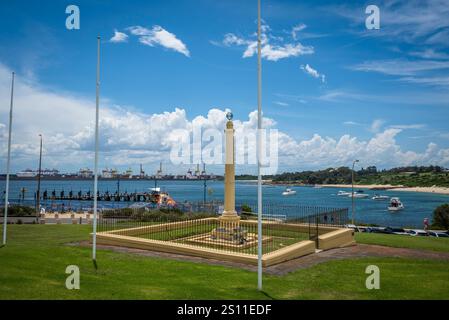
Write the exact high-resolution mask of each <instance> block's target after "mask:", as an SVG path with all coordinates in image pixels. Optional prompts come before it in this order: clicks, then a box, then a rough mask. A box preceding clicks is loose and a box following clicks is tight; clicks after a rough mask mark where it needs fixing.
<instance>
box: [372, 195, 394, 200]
mask: <svg viewBox="0 0 449 320" xmlns="http://www.w3.org/2000/svg"><path fill="white" fill-rule="evenodd" d="M372 199H373V200H388V199H390V197H389V196H382V195H379V194H376V195H374V197H373V198H372Z"/></svg>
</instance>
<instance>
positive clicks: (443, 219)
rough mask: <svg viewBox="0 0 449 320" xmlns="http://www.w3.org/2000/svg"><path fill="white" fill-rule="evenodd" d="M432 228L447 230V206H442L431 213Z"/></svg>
mask: <svg viewBox="0 0 449 320" xmlns="http://www.w3.org/2000/svg"><path fill="white" fill-rule="evenodd" d="M433 226H434V227H437V228H442V229H445V230H447V229H449V204H448V203H446V204H443V205H441V206H439V207H437V208H436V209H435V211H434V212H433Z"/></svg>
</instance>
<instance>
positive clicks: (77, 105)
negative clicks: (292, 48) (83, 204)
mask: <svg viewBox="0 0 449 320" xmlns="http://www.w3.org/2000/svg"><path fill="white" fill-rule="evenodd" d="M16 79H17V82H16V96H15V109H14V123H13V136H12V159H13V162H12V163H13V168H12V169H13V171H14V170H16V171H17V170H21V169H24V168H27V167H31V168H36V164H37V160H38V156H39V137H38V134H39V133H42V134H43V137H44V163H43V165H44V167H56V168H59V169H62V170H77V169H78V168H80V167H85V166H88V167H92V164H93V149H94V148H93V147H94V117H95V101H94V99H92V98H90V97H89V98H85V97H80V96H77V95H73V94H69V93H67V92H63V93H54V92H52V91H49V90H48V89H46V88H42V87H40V86H38V85H36V84H30V82H28V81H24V80H23V78H22V77H21V75H18V76H17V78H16ZM9 93H10V70H9V69H8V68H6V67H4V66H3V65H1V64H0V119H4V120H3V121H0V146H1V149H0V156H1V161H2V163H1V165H2V167H3V168H4V159H5V156H6V144H7V123H5V121H6V119H8V111H9V110H8V109H9V108H8V106H9ZM227 111H228V110H227V109H225V108H218V107H217V108H211V109H210V110H209V111H208V112H207V114H205V115H189V114H187V112H186V110H185V109H183V108H174V109H172V110H170V111H165V112H161V113H152V114H150V113H144V112H138V111H133V110H130V109H128V108H123V107H120V106H115V105H114V104H113V103H111V102H110V101H109V100H107V99H105V98H103V99H102V104H101V109H100V150H101V153H100V167H106V166H108V167H113V166H137V165H138V164H140V163H142V164H144V165H152V164H153V165H154V164H156V163H158V162H159V161H161V160H162V161H164V162H165V163H169V153H170V149H171V147H172V146H173V142H174V141H177V139H178V138H179V136H178V132H179V130H188V131H191V130H192V129H193V128H194V127H197V126H201V128H202V129H203V130H206V129H216V130H219V131H220V132H222V131H223V128H224V126H225V123H226V118H225V114H226V112H227ZM49 119H51V121H49ZM234 124H235V128H236V130H243V131H247V130H249V129H255V128H257V112H256V111H252V112H250V113H249V114H248V117H247V118H246V119H242V120H240V119H236V120H235V122H234ZM378 124H379V122H373V127H374V128H375V129H376V130H375V131H377V132H375V133H373V137H372V138H370V139H367V140H360V139H359V138H357V137H354V136H351V135H343V136H341V137H339V138H333V137H322V136H321V135H320V134H318V133H316V134H314V135H313V136H312V137H310V138H306V139H295V138H293V137H292V136H290V135H289V134H288V133H286V132H284V131H282V130H280V131H279V166H280V168H281V170H282V169H283V168H290V167H291V168H292V169H294V170H303V169H317V168H323V167H329V166H332V167H335V166H342V165H348V164H349V163H350V162H351V160H352V159H354V158H358V159H360V160H361V161H362V163H364V164H366V165H377V166H382V167H390V166H402V165H410V164H420V165H425V164H439V165H449V149H441V148H439V147H438V146H437V145H436V144H434V143H432V142H430V143H429V144H428V146H427V148H426V149H425V150H423V151H422V152H415V151H407V150H403V149H402V148H401V146H400V145H399V144H398V143H397V141H396V137H397V136H398V135H399V134H401V132H403V130H404V129H407V128H411V126H413V128H418V126H417V125H409V126H408V127H406V126H405V125H402V126H401V125H395V126H394V127H388V128H386V129H385V130H382V124H380V125H378ZM263 126H264V128H273V129H276V128H277V123H276V121H275V120H274V119H271V118H268V117H264V119H263ZM248 152H249V153H254V152H255V146H254V145H251V146H249V149H248ZM183 170H184V169H180V168H179V167H174V168H173V171H174V172H183ZM221 170H222V168H216V169H215V172H217V173H218V172H221ZM241 170H242V168H241ZM243 170H244V168H243Z"/></svg>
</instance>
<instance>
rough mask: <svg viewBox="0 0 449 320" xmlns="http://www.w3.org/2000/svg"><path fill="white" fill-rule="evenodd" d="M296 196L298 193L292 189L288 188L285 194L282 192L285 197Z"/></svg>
mask: <svg viewBox="0 0 449 320" xmlns="http://www.w3.org/2000/svg"><path fill="white" fill-rule="evenodd" d="M294 194H296V191H295V190H292V189H290V188H287V189H285V191H284V192H282V195H283V196H292V195H294Z"/></svg>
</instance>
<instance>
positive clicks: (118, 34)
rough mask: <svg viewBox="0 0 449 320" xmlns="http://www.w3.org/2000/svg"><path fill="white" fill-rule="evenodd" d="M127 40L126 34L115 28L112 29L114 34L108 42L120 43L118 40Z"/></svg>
mask: <svg viewBox="0 0 449 320" xmlns="http://www.w3.org/2000/svg"><path fill="white" fill-rule="evenodd" d="M126 41H128V35H127V34H126V33H123V32H119V31H117V30H114V36H113V37H112V38H111V39H109V42H112V43H120V42H126Z"/></svg>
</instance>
